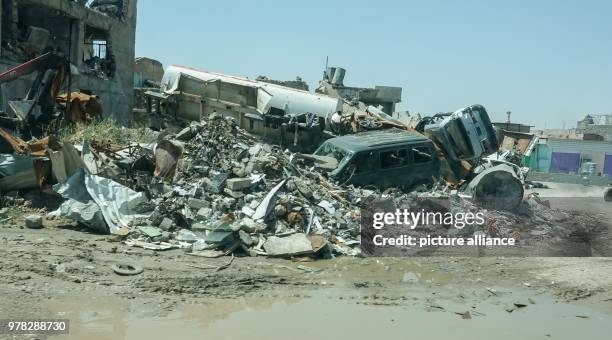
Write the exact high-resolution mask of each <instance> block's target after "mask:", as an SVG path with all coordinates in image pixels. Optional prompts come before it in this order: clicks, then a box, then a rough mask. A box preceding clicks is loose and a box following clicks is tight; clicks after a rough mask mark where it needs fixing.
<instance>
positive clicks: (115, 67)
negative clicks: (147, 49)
mask: <svg viewBox="0 0 612 340" xmlns="http://www.w3.org/2000/svg"><path fill="white" fill-rule="evenodd" d="M0 2H1V6H0V37H1V42H2V48H1V50H0V71H5V70H7V69H9V68H11V67H14V66H17V65H19V64H21V63H24V62H26V61H28V60H31V59H33V58H34V57H37V56H39V55H41V54H43V53H45V52H47V51H57V52H59V53H61V54H63V55H64V56H66V58H67V59H69V61H70V62H71V63H72V64H73V65H75V66H76V67H77V69H78V71H79V75H78V76H73V77H71V79H70V81H68V82H65V83H64V88H63V89H62V92H68V91H70V92H73V91H80V92H85V93H90V94H95V95H97V96H99V98H100V101H101V103H102V107H103V111H104V115H105V116H106V117H109V116H114V117H115V118H117V119H118V120H119V121H120V122H122V123H125V124H130V123H131V120H132V98H133V82H134V77H133V74H134V45H135V32H136V0H116V1H112V0H109V1H107V0H105V1H99V0H94V1H74V0H0ZM34 77H35V75H34V74H32V75H30V76H28V77H22V78H20V79H18V80H16V81H13V82H10V83H6V84H3V85H2V86H1V87H0V109H2V110H4V111H7V110H9V109H10V108H9V107H8V101H10V100H16V99H22V98H23V97H24V96H25V94H26V92H27V90H28V89H29V88H30V86H31V84H32V82H33V80H34Z"/></svg>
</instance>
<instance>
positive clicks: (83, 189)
mask: <svg viewBox="0 0 612 340" xmlns="http://www.w3.org/2000/svg"><path fill="white" fill-rule="evenodd" d="M54 190H55V191H56V192H57V193H59V194H60V195H62V196H63V197H64V198H67V199H68V200H67V201H65V202H64V203H63V204H62V206H61V207H60V214H61V215H62V216H64V217H67V218H71V219H74V220H77V221H79V222H82V223H84V224H85V225H87V226H88V227H90V228H92V229H95V230H99V231H106V232H110V233H111V234H117V233H120V230H121V229H122V228H128V227H129V226H130V222H132V221H133V220H134V219H136V218H146V217H148V216H149V214H145V213H141V212H140V210H139V206H140V205H141V204H143V203H146V202H147V201H148V200H147V198H146V197H145V195H144V193H139V192H136V191H134V190H132V189H130V188H128V187H125V186H123V185H121V184H119V183H117V182H115V181H113V180H111V179H108V178H104V177H99V176H94V175H90V174H87V173H85V171H84V170H83V169H79V171H77V172H76V173H75V174H74V175H73V176H72V177H70V178H69V179H68V181H67V182H66V183H64V184H58V185H56V186H54ZM91 202H93V203H94V204H95V206H97V207H98V209H99V214H100V215H101V216H102V218H103V222H105V225H104V223H102V224H103V225H104V227H102V225H101V223H100V219H99V217H98V211H97V210H96V209H95V206H93V205H92V203H91ZM78 209H84V210H82V211H80V210H78Z"/></svg>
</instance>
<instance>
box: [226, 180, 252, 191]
mask: <svg viewBox="0 0 612 340" xmlns="http://www.w3.org/2000/svg"><path fill="white" fill-rule="evenodd" d="M225 185H226V186H227V188H228V189H230V190H233V191H241V190H244V189H248V188H250V187H251V186H252V185H253V184H252V183H251V179H250V178H230V179H228V180H227V181H226V182H225Z"/></svg>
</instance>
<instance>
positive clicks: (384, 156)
mask: <svg viewBox="0 0 612 340" xmlns="http://www.w3.org/2000/svg"><path fill="white" fill-rule="evenodd" d="M409 161H410V159H409V158H408V152H407V151H406V150H405V149H401V150H391V151H385V152H381V153H380V167H381V168H383V169H389V168H395V167H398V166H402V165H406V164H408V163H409Z"/></svg>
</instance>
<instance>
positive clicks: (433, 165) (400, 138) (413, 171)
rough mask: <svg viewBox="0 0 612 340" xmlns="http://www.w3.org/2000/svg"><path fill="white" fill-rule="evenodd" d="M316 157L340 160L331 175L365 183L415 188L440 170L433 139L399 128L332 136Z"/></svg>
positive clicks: (355, 182) (430, 179) (357, 183)
mask: <svg viewBox="0 0 612 340" xmlns="http://www.w3.org/2000/svg"><path fill="white" fill-rule="evenodd" d="M314 156H315V157H320V159H323V158H324V157H325V158H327V157H332V158H333V159H335V160H337V166H335V167H333V168H334V169H333V170H332V171H331V172H330V173H329V175H330V176H331V177H332V178H335V179H337V180H338V181H340V182H343V183H352V184H355V185H361V186H367V185H373V186H376V187H378V188H387V187H402V188H404V189H413V188H415V187H417V186H419V185H422V184H423V185H426V186H429V185H431V184H432V183H433V182H434V180H435V179H437V178H438V177H439V172H440V159H439V157H438V154H437V152H436V149H435V146H434V144H433V142H432V141H431V140H430V139H428V138H427V137H425V136H423V135H421V134H419V133H416V132H411V131H406V130H400V129H396V128H393V129H385V130H377V131H369V132H362V133H357V134H351V135H345V136H341V137H335V138H331V139H328V140H327V141H325V142H324V143H323V144H322V145H321V146H320V147H319V148H318V149H317V150H316V151H315V153H314ZM330 170H331V169H330Z"/></svg>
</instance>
